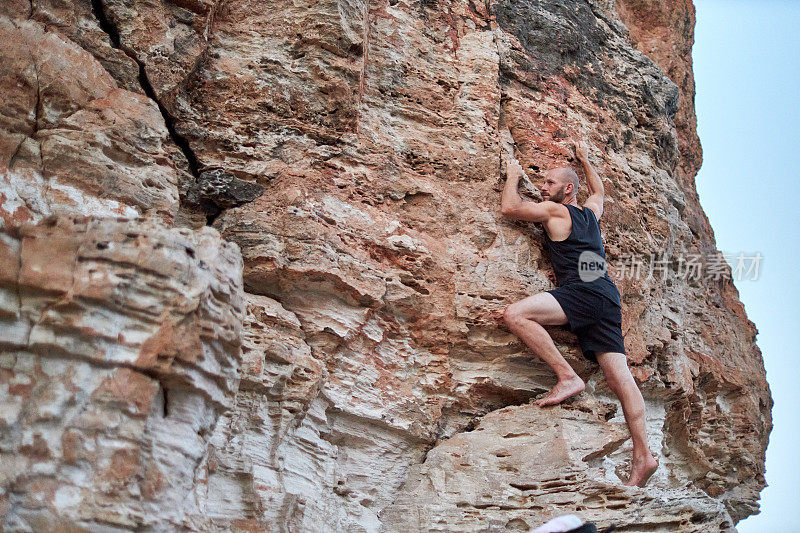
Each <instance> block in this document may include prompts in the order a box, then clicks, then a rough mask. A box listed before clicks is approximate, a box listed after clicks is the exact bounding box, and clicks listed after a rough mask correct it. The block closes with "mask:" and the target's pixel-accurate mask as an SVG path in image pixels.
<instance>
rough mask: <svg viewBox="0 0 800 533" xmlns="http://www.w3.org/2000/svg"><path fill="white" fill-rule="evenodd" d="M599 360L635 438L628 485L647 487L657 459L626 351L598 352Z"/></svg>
mask: <svg viewBox="0 0 800 533" xmlns="http://www.w3.org/2000/svg"><path fill="white" fill-rule="evenodd" d="M597 362H598V363H600V367H601V368H602V369H603V374H604V375H605V377H606V383H607V384H608V387H609V388H610V389H611V390H612V391H613V392H614V394H616V395H617V398H619V401H620V403H621V404H622V412H623V414H624V415H625V422H626V423H627V424H628V431H630V434H631V440H632V441H633V463H632V465H631V475H630V478H629V479H628V482H627V483H626V485H636V486H639V487H644V485H645V483H647V480H648V479H649V478H650V476H651V475H653V472H655V471H656V468H658V462H657V461H656V460H655V459H654V458H653V455H652V454H651V453H650V448H649V447H648V446H647V432H646V429H645V419H644V398H642V393H641V391H640V390H639V387H638V386H637V385H636V381H635V380H634V379H633V376H632V375H631V371H630V369H629V368H628V359H627V358H626V357H625V354H622V353H617V352H598V353H597Z"/></svg>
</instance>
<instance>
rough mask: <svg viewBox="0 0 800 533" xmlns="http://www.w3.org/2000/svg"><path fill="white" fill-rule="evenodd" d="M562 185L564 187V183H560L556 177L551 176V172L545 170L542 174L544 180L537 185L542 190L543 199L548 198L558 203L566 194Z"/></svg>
mask: <svg viewBox="0 0 800 533" xmlns="http://www.w3.org/2000/svg"><path fill="white" fill-rule="evenodd" d="M564 187H566V184H564V183H561V182H560V180H559V179H558V178H557V177H554V176H553V174H552V172H547V173H546V174H545V175H544V182H543V183H542V186H541V187H539V190H540V191H541V192H542V199H543V200H550V201H551V202H556V203H557V204H560V203H561V202H563V201H564V198H566V196H567V195H566V193H565V192H564Z"/></svg>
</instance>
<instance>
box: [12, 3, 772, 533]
mask: <svg viewBox="0 0 800 533" xmlns="http://www.w3.org/2000/svg"><path fill="white" fill-rule="evenodd" d="M693 26H694V8H693V6H692V4H691V3H690V2H688V1H687V2H678V3H677V4H676V3H667V2H660V1H657V0H617V1H616V3H615V2H613V1H611V0H590V1H588V2H578V1H572V0H541V1H533V0H503V1H487V2H483V3H474V2H462V1H459V0H453V1H430V0H415V1H413V2H409V1H405V0H389V1H379V2H365V1H363V0H322V1H318V2H287V1H273V2H256V1H242V2H233V3H231V2H221V1H219V0H180V1H178V0H156V1H147V2H145V1H142V0H132V1H125V2H122V1H120V0H93V1H90V0H78V1H75V2H62V1H58V0H31V1H30V2H22V1H19V0H13V1H10V2H6V3H4V4H3V5H2V6H0V34H1V35H0V36H2V42H3V44H2V45H1V46H2V51H3V54H2V58H0V69H1V70H2V76H0V87H2V89H3V91H4V93H5V95H6V97H5V98H4V99H3V100H2V103H0V106H2V107H0V219H2V227H3V228H4V229H3V233H2V234H1V235H0V246H2V248H3V250H4V251H3V253H1V254H0V266H2V273H1V274H0V276H2V277H1V278H0V304H2V305H0V318H2V326H3V335H2V339H0V345H2V348H3V352H2V359H1V360H0V363H1V364H0V393H2V395H3V399H4V401H3V408H2V412H0V415H1V416H0V427H2V433H3V440H2V442H3V448H2V450H1V451H0V459H2V461H3V464H4V465H7V468H4V469H3V472H4V473H3V477H2V483H0V522H2V524H3V527H4V529H6V530H9V531H25V530H30V529H34V530H36V529H55V528H64V529H67V528H72V527H76V528H81V527H82V528H87V529H91V530H93V529H102V528H106V527H116V528H120V529H137V528H170V529H189V530H198V529H199V530H216V529H225V530H237V531H238V530H248V531H254V530H255V531H272V530H281V529H286V530H290V531H321V530H327V531H351V530H359V531H422V530H431V529H440V530H448V531H464V530H472V529H481V530H492V531H495V530H496V531H501V530H502V531H506V530H523V531H524V530H527V529H528V528H529V527H530V526H535V525H538V524H540V523H542V522H544V521H546V520H547V519H548V518H550V517H552V516H555V515H558V514H563V513H567V512H575V513H577V514H579V515H581V516H583V517H584V518H586V519H590V520H593V521H595V522H597V523H598V524H601V525H605V524H611V523H613V524H615V525H617V526H618V527H625V528H626V530H628V531H675V530H676V529H679V530H681V531H698V532H699V531H709V530H712V529H713V530H715V531H719V530H732V529H733V527H734V525H735V523H736V522H738V521H739V520H740V519H742V518H744V517H746V516H748V515H750V514H753V513H755V512H757V511H758V503H757V501H758V494H759V492H760V490H761V489H762V488H763V487H764V484H765V481H764V452H765V449H766V445H767V442H768V438H769V432H770V430H771V424H772V422H771V414H770V413H771V407H772V399H771V397H770V392H769V387H768V385H767V382H766V379H765V372H764V366H763V361H762V358H761V353H760V351H759V349H758V347H757V346H756V344H755V335H756V333H757V330H756V328H755V326H754V325H753V324H752V322H750V321H749V320H748V319H747V316H746V315H745V312H744V308H743V306H742V304H741V302H740V301H739V298H738V293H737V291H736V288H735V287H734V285H733V283H732V282H731V281H730V279H729V277H730V274H731V269H730V267H729V266H727V265H725V264H724V263H722V264H721V265H718V270H717V272H718V274H717V275H713V276H705V275H704V276H703V277H700V278H697V279H694V278H692V277H690V276H688V277H687V276H682V275H681V273H680V271H679V266H678V265H676V264H675V262H674V261H675V260H676V258H678V257H679V256H686V255H688V254H692V253H698V254H702V255H703V258H704V261H705V264H704V266H705V267H706V268H707V269H708V268H711V267H713V261H714V259H715V257H717V255H716V254H717V253H718V251H717V249H716V245H715V242H714V236H713V231H712V229H711V227H710V225H709V223H708V219H707V218H706V216H705V214H704V213H703V211H702V209H701V207H700V204H699V201H698V198H697V193H696V190H695V187H694V176H695V174H696V172H697V170H698V168H699V166H700V162H701V160H702V157H701V150H700V144H699V140H698V138H697V134H696V119H695V115H694V107H693V98H694V81H693V77H692V65H691V46H692V42H693ZM579 138H583V139H586V140H587V142H588V144H589V146H590V151H589V155H590V160H591V161H592V163H593V164H594V166H595V167H596V168H597V170H598V172H599V174H600V176H601V178H602V179H603V183H604V187H605V191H606V205H605V211H604V214H603V217H602V219H601V221H600V226H601V230H602V233H603V238H604V241H605V244H606V253H607V257H608V259H609V263H610V264H611V266H612V269H613V268H614V267H620V266H622V265H624V264H625V262H626V260H627V259H628V258H629V257H630V256H632V255H635V256H636V257H639V258H641V259H642V260H643V265H642V266H643V269H644V272H643V275H640V276H631V275H627V276H626V275H624V274H623V273H620V274H619V275H617V277H616V282H617V284H618V286H619V288H620V291H621V293H622V296H623V298H622V302H623V332H624V334H625V345H626V351H627V353H628V358H629V363H630V365H631V367H632V370H633V372H634V375H635V376H636V378H637V380H638V381H639V384H640V387H641V389H642V391H643V394H644V397H645V401H646V406H647V426H648V434H649V439H650V447H651V448H652V449H653V451H654V452H656V453H657V454H658V456H659V460H660V463H661V467H660V468H659V470H658V471H657V473H656V474H655V476H654V477H653V479H652V481H651V482H650V484H649V485H648V487H647V488H645V489H638V488H625V487H623V486H622V480H624V479H626V474H627V469H628V467H629V457H630V448H631V446H630V441H629V439H627V430H626V428H625V426H624V421H623V419H622V414H621V410H620V409H619V408H618V403H617V401H616V399H615V398H614V397H613V395H611V393H610V392H609V390H608V389H607V388H606V386H605V384H604V381H603V379H602V373H601V372H600V371H599V369H598V368H597V366H596V365H592V364H591V363H589V362H588V361H586V360H585V359H584V358H583V357H582V355H581V354H580V350H579V348H578V347H577V343H576V340H575V337H574V335H572V334H571V333H569V332H568V331H567V330H566V329H564V328H558V327H554V328H550V331H551V333H552V335H553V337H554V340H555V341H556V344H557V346H558V348H559V349H560V350H561V351H562V352H563V353H564V355H565V357H566V358H567V360H568V361H569V362H570V363H571V364H572V365H573V366H574V367H575V368H576V370H577V371H578V372H579V373H580V374H581V376H583V377H584V379H586V380H587V383H588V386H587V390H586V391H585V392H584V393H582V394H581V395H579V396H578V397H577V398H576V399H575V400H574V401H572V402H569V403H567V404H565V405H563V406H562V407H558V408H552V409H545V410H541V409H539V408H536V407H535V406H533V405H532V404H530V403H528V402H529V400H530V399H532V398H533V397H535V396H537V395H538V394H539V393H541V392H543V391H545V390H546V389H547V388H549V387H550V386H552V384H553V375H552V373H551V372H550V370H549V368H548V367H547V366H546V365H545V364H544V363H543V362H541V361H540V360H539V359H538V358H537V357H536V356H535V355H534V354H533V353H531V351H530V350H529V349H528V348H527V347H525V346H524V345H523V344H522V343H521V342H520V341H519V339H518V338H517V337H516V336H515V335H513V334H512V333H511V332H510V331H508V329H507V328H506V327H505V325H504V324H503V321H502V319H501V317H502V313H503V310H504V309H505V307H506V306H507V305H509V304H510V303H512V302H514V301H517V300H519V299H521V298H523V297H525V296H528V295H531V294H534V293H536V292H540V291H542V290H546V289H549V288H552V287H553V281H552V271H551V269H550V265H549V262H548V259H547V257H546V254H545V253H544V252H543V248H542V230H541V227H539V226H537V225H535V224H528V223H523V222H513V221H509V220H508V219H505V218H503V217H502V216H501V215H500V212H499V207H500V191H501V190H502V187H503V184H504V176H503V175H502V174H503V172H502V169H503V168H504V167H503V163H502V161H503V154H504V153H506V151H507V150H511V151H513V153H514V155H515V156H516V157H517V158H518V159H519V160H520V162H521V163H522V165H523V167H524V168H525V170H526V172H527V173H528V175H529V176H530V177H531V178H532V180H533V183H530V182H525V183H523V186H522V192H523V194H526V195H528V196H529V197H530V199H536V198H537V194H538V191H537V189H536V187H535V184H536V182H538V179H539V178H540V177H541V175H542V173H543V172H544V171H545V170H547V169H548V168H551V167H554V166H563V165H573V166H575V167H576V169H577V167H578V165H576V162H575V161H574V160H573V159H572V155H571V153H572V152H571V149H570V143H571V141H572V140H574V139H579ZM584 182H585V180H584ZM585 197H586V192H585V190H584V191H582V192H581V194H579V201H582V200H583V199H585ZM118 217H124V218H118ZM206 225H211V226H213V228H208V227H206ZM189 250H192V252H189ZM662 254H666V256H667V257H668V258H671V259H672V260H673V263H671V264H670V266H669V268H668V269H667V275H666V276H664V277H663V278H662V277H661V276H660V275H659V273H658V272H656V275H655V276H649V277H648V276H647V271H648V269H649V268H650V267H651V266H654V265H655V264H654V263H653V259H654V258H658V257H661V256H662ZM708 272H713V271H709V270H704V271H703V273H704V274H706V273H708ZM164 502H166V503H167V505H164Z"/></svg>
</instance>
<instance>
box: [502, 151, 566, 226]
mask: <svg viewBox="0 0 800 533" xmlns="http://www.w3.org/2000/svg"><path fill="white" fill-rule="evenodd" d="M522 175H523V170H522V167H521V166H520V164H519V161H517V160H516V159H509V158H507V159H506V186H505V188H504V189H503V196H502V201H501V205H500V212H501V213H502V214H503V216H504V217H508V218H513V219H517V220H526V221H528V222H545V221H547V220H548V219H549V218H550V217H551V216H553V214H555V213H556V210H557V209H558V207H557V204H556V203H555V202H551V201H549V200H548V201H544V202H525V201H523V200H522V197H521V196H520V195H519V192H518V187H519V179H520V178H521V177H522Z"/></svg>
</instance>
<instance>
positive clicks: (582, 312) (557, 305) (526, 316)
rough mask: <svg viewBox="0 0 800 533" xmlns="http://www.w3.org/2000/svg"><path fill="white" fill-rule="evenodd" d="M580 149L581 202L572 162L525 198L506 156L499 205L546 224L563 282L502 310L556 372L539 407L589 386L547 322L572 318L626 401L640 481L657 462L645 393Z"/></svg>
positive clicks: (518, 170) (598, 186) (596, 184)
mask: <svg viewBox="0 0 800 533" xmlns="http://www.w3.org/2000/svg"><path fill="white" fill-rule="evenodd" d="M575 156H576V158H577V159H578V161H580V163H581V165H582V166H583V169H584V171H585V173H586V176H587V182H588V187H589V197H588V198H587V199H586V201H585V202H584V203H583V207H580V206H579V205H578V201H577V192H578V188H579V186H580V181H579V178H578V175H577V174H576V173H575V171H574V170H573V169H571V168H568V167H561V168H555V169H551V170H548V171H547V172H546V173H545V178H544V182H543V184H542V186H541V189H540V190H541V193H542V199H543V201H542V202H525V201H523V200H522V198H521V197H520V196H519V193H518V192H517V187H518V183H519V179H520V177H522V175H523V170H522V167H521V166H520V165H519V163H518V162H517V160H516V159H513V158H511V159H507V160H506V174H507V176H506V185H505V188H504V190H503V196H502V207H501V212H502V214H503V216H506V217H508V218H513V219H518V220H526V221H529V222H539V223H541V224H542V226H543V228H544V240H545V244H546V247H547V250H548V252H549V253H550V260H551V263H552V265H553V270H554V271H555V274H556V281H557V285H558V287H557V288H556V289H552V290H548V291H544V292H540V293H538V294H534V295H533V296H529V297H527V298H524V299H522V300H520V301H519V302H516V303H514V304H511V305H509V306H508V307H507V308H506V310H505V313H504V315H503V318H504V320H505V321H506V323H507V324H508V327H509V328H510V329H511V331H512V332H514V334H516V335H517V336H519V337H520V338H521V339H522V340H523V342H525V344H526V345H527V346H528V347H530V348H531V350H533V351H534V352H535V353H536V354H537V355H538V356H539V357H541V358H542V359H544V360H545V362H547V364H549V365H550V366H551V367H552V368H553V370H554V371H555V373H556V375H557V377H558V382H557V383H556V385H555V386H554V387H553V389H552V390H551V391H550V392H549V393H548V394H547V395H545V396H544V397H542V398H540V399H538V400H536V402H535V403H536V404H537V405H539V406H540V407H543V406H547V405H555V404H557V403H559V402H561V401H563V400H564V399H566V398H568V397H570V396H572V395H573V394H577V393H579V392H581V391H582V390H583V389H584V387H585V384H584V382H583V380H582V379H581V378H580V376H578V374H576V373H575V371H574V370H573V369H572V367H571V366H570V365H569V364H568V363H567V362H566V360H565V359H564V357H563V356H562V355H561V353H560V352H559V351H558V349H557V348H556V346H555V344H554V343H553V339H552V338H551V337H550V335H549V334H548V333H547V331H546V330H545V329H544V327H543V326H555V325H562V324H567V325H568V327H569V329H570V331H572V332H574V333H575V334H576V336H577V338H578V344H579V345H580V348H581V351H582V352H583V355H584V357H586V358H587V359H589V360H591V361H594V362H596V363H598V364H599V365H600V367H601V368H602V369H603V374H604V376H605V379H606V383H607V384H608V387H609V388H610V389H611V390H612V391H613V392H614V394H616V396H617V398H619V400H620V403H622V410H623V413H624V415H625V421H626V422H627V424H628V429H629V431H630V434H631V439H632V440H633V462H632V465H631V474H630V478H629V479H628V482H627V483H626V485H637V486H639V487H643V486H644V485H645V483H647V480H648V479H649V478H650V476H651V475H652V474H653V472H655V470H656V468H657V467H658V462H657V461H656V460H655V459H654V458H653V456H652V454H651V453H650V449H649V447H648V445H647V435H646V433H645V420H644V400H643V398H642V393H641V392H640V391H639V387H638V386H637V385H636V382H635V381H634V379H633V376H632V375H631V372H630V370H629V369H628V360H627V357H626V356H625V345H624V343H623V337H622V308H621V302H620V294H619V291H618V290H617V286H616V285H615V284H614V282H613V280H612V279H611V277H610V276H609V275H608V272H607V269H606V266H605V250H604V249H603V241H602V237H601V234H600V228H599V226H598V223H597V220H598V219H599V218H600V217H601V216H602V214H603V199H604V194H605V192H604V189H603V184H602V182H601V181H600V177H599V176H598V175H597V173H596V172H595V170H594V168H593V167H592V165H591V164H590V163H589V159H588V149H587V146H586V144H584V143H578V144H576V145H575Z"/></svg>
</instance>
